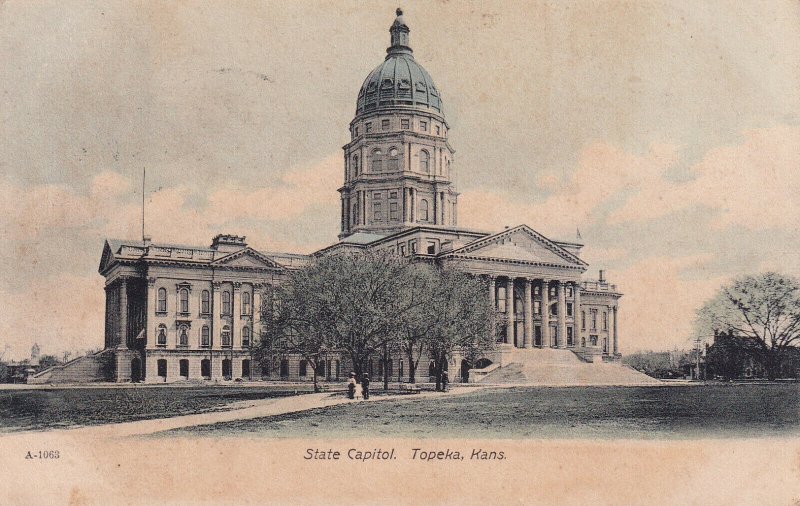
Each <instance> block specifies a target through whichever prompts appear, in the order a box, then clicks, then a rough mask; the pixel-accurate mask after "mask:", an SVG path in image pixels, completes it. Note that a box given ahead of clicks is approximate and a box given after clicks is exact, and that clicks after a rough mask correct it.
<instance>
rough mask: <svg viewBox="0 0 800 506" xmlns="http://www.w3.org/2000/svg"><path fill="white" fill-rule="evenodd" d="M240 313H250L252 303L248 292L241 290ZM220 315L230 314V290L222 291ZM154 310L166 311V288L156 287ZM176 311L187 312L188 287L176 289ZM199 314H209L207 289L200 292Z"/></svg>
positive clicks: (209, 296) (209, 306)
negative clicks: (156, 297) (156, 296)
mask: <svg viewBox="0 0 800 506" xmlns="http://www.w3.org/2000/svg"><path fill="white" fill-rule="evenodd" d="M241 307H242V314H243V315H251V314H252V304H251V299H250V292H242V303H241ZM221 310H222V311H221V313H220V314H222V315H227V316H229V315H231V314H233V313H232V312H231V292H229V291H227V290H225V291H223V292H222V307H221ZM156 312H158V313H166V312H167V289H166V288H159V289H158V301H157V303H156ZM178 312H179V313H182V314H189V289H188V288H181V289H180V290H178ZM200 314H201V315H209V314H211V294H210V292H209V291H208V290H203V291H202V292H201V293H200Z"/></svg>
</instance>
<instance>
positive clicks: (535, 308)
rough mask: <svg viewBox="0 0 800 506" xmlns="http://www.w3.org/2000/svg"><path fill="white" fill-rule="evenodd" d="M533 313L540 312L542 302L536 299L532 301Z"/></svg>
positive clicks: (539, 314)
mask: <svg viewBox="0 0 800 506" xmlns="http://www.w3.org/2000/svg"><path fill="white" fill-rule="evenodd" d="M533 314H535V315H538V316H541V314H542V303H541V301H538V300H535V301H533Z"/></svg>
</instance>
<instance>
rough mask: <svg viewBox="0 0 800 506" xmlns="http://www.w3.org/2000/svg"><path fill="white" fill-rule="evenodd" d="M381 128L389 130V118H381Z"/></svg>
mask: <svg viewBox="0 0 800 506" xmlns="http://www.w3.org/2000/svg"><path fill="white" fill-rule="evenodd" d="M381 130H389V120H388V119H384V120H381Z"/></svg>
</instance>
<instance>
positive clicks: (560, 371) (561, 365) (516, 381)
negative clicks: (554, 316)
mask: <svg viewBox="0 0 800 506" xmlns="http://www.w3.org/2000/svg"><path fill="white" fill-rule="evenodd" d="M479 383H481V384H511V385H548V386H571V385H578V386H580V385H586V386H588V385H606V386H612V385H658V384H661V382H660V381H659V380H657V379H655V378H651V377H650V376H647V375H646V374H642V373H640V372H638V371H636V370H634V369H631V368H630V367H628V366H625V365H622V364H620V363H618V362H610V363H606V362H600V361H598V362H594V363H587V362H584V361H583V360H581V359H580V358H578V356H577V355H575V354H574V353H573V352H572V351H571V350H567V349H556V348H544V349H514V350H513V351H511V352H510V353H507V355H506V356H505V357H504V360H503V366H502V367H498V368H496V369H495V370H493V371H491V372H488V374H486V375H484V376H483V377H482V378H481V379H480V380H479Z"/></svg>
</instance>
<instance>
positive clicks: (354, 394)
mask: <svg viewBox="0 0 800 506" xmlns="http://www.w3.org/2000/svg"><path fill="white" fill-rule="evenodd" d="M347 397H348V398H350V399H364V400H367V399H369V376H368V375H366V374H364V375H362V376H361V382H360V383H359V382H358V381H357V380H356V373H354V372H351V373H350V379H348V380H347Z"/></svg>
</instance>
